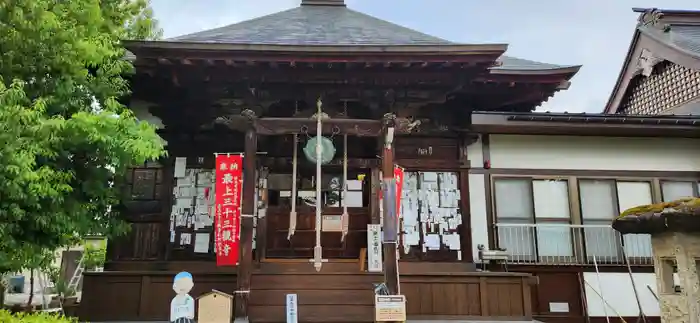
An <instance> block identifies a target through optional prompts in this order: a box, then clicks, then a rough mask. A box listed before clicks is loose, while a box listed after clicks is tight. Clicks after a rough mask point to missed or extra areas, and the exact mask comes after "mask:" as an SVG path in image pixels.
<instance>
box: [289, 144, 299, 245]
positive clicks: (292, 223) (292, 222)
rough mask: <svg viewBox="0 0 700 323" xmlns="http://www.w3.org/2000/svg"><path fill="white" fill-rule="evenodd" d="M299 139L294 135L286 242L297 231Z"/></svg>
mask: <svg viewBox="0 0 700 323" xmlns="http://www.w3.org/2000/svg"><path fill="white" fill-rule="evenodd" d="M298 145H299V137H298V135H297V134H294V153H293V154H292V209H291V211H289V231H288V232H287V240H292V236H293V235H294V232H295V231H296V230H297V164H298V160H297V158H298V152H297V148H298Z"/></svg>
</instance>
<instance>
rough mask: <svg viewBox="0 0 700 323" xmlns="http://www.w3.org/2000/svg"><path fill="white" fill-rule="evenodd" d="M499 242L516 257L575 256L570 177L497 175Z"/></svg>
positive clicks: (499, 244) (495, 200)
mask: <svg viewBox="0 0 700 323" xmlns="http://www.w3.org/2000/svg"><path fill="white" fill-rule="evenodd" d="M494 202H495V213H496V217H495V219H496V226H497V228H498V232H497V234H498V246H499V247H500V248H504V249H506V250H507V251H508V253H509V254H510V255H511V257H512V258H515V259H514V260H525V261H536V260H538V259H540V258H542V257H567V258H568V257H573V255H574V253H573V246H572V236H571V228H570V224H571V210H570V205H569V188H568V181H567V180H559V179H554V180H549V179H532V178H497V179H494Z"/></svg>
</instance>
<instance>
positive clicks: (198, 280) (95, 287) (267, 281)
mask: <svg viewBox="0 0 700 323" xmlns="http://www.w3.org/2000/svg"><path fill="white" fill-rule="evenodd" d="M190 263H191V262H190ZM280 266H282V267H284V266H285V265H280V264H275V268H276V269H277V270H276V271H275V272H276V273H275V274H264V273H261V272H258V273H257V274H254V275H253V280H252V290H251V298H250V310H249V315H250V318H251V321H258V322H260V321H266V322H284V317H285V303H284V299H285V296H286V294H289V293H296V294H297V295H298V299H299V300H298V304H299V315H300V320H301V321H307V322H309V321H316V322H373V319H374V292H373V285H372V284H373V283H378V282H381V281H382V280H383V277H382V275H381V274H368V273H361V272H358V273H356V274H354V273H347V272H346V273H340V272H321V273H316V272H313V271H312V270H311V271H308V272H296V273H295V272H289V271H287V272H286V273H282V274H280V272H285V270H281V269H284V268H280ZM292 267H293V266H292ZM290 268H291V267H290ZM294 268H296V267H294ZM176 273H177V271H149V272H143V271H140V272H137V271H133V272H101V273H86V274H85V288H84V289H83V297H82V303H81V304H80V308H79V317H80V320H81V321H88V322H89V321H92V322H105V321H132V320H133V321H155V320H167V319H168V315H169V303H170V300H171V299H172V297H173V296H174V293H173V291H172V279H173V277H174V275H175V274H176ZM192 275H193V276H194V283H195V287H194V289H193V291H192V292H191V293H190V295H192V297H194V298H197V297H198V296H200V295H201V294H203V293H206V292H209V291H211V290H212V289H217V290H221V291H224V292H231V291H233V290H234V289H235V282H236V275H235V273H233V272H228V273H226V272H219V273H212V272H210V273H203V272H197V271H193V272H192ZM401 280H402V293H403V294H405V295H406V297H407V311H408V315H409V318H411V319H432V320H438V319H445V320H446V319H462V320H466V319H475V318H478V319H492V320H528V319H530V317H531V316H530V314H531V313H530V308H529V301H530V300H529V296H528V295H529V293H530V282H531V277H529V276H528V275H524V274H517V273H483V274H477V273H469V274H455V273H452V274H450V275H444V274H431V275H426V274H403V275H401Z"/></svg>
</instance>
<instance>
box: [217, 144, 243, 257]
mask: <svg viewBox="0 0 700 323" xmlns="http://www.w3.org/2000/svg"><path fill="white" fill-rule="evenodd" d="M215 167H216V176H215V179H216V184H215V190H214V192H215V195H214V206H215V210H216V213H215V218H214V233H215V249H216V265H217V266H235V265H236V264H237V263H238V256H239V254H238V253H239V238H240V234H241V191H242V185H243V155H242V154H217V155H216V165H215Z"/></svg>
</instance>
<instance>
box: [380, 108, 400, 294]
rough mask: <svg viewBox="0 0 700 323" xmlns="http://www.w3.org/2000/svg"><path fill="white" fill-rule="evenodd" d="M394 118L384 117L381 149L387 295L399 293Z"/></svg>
mask: <svg viewBox="0 0 700 323" xmlns="http://www.w3.org/2000/svg"><path fill="white" fill-rule="evenodd" d="M395 120H396V116H395V115H393V114H390V113H387V114H385V115H384V132H383V137H384V140H383V141H382V142H381V144H382V145H383V147H382V197H383V204H382V206H383V210H384V212H383V216H384V219H383V220H384V221H383V222H384V223H383V228H382V229H383V232H384V234H383V236H384V241H383V249H384V282H385V283H386V287H387V289H388V290H389V294H391V295H397V294H398V293H399V271H398V262H397V259H396V250H397V244H398V232H397V231H398V223H397V216H398V215H397V214H396V198H397V197H396V179H395V178H394V149H393V138H390V137H393V132H394V126H395Z"/></svg>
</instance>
